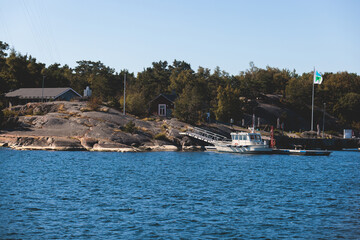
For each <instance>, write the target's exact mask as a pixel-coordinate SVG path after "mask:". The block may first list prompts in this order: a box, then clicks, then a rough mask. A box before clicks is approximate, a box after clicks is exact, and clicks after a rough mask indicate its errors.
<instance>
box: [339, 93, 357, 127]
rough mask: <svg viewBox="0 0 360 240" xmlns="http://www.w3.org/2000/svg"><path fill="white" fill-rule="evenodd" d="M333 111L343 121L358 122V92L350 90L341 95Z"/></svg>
mask: <svg viewBox="0 0 360 240" xmlns="http://www.w3.org/2000/svg"><path fill="white" fill-rule="evenodd" d="M334 112H335V113H336V114H337V115H338V116H339V118H340V119H341V120H342V121H343V122H344V123H348V124H351V123H353V122H360V114H359V113H360V94H359V93H353V92H351V93H347V94H346V95H345V96H343V97H341V98H340V100H339V102H338V103H337V104H336V105H335V106H334Z"/></svg>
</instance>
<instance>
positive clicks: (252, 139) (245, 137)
mask: <svg viewBox="0 0 360 240" xmlns="http://www.w3.org/2000/svg"><path fill="white" fill-rule="evenodd" d="M230 135H231V140H232V142H231V143H232V144H231V145H239V146H244V145H258V144H264V142H263V141H262V139H261V134H260V133H246V132H236V133H231V134H230Z"/></svg>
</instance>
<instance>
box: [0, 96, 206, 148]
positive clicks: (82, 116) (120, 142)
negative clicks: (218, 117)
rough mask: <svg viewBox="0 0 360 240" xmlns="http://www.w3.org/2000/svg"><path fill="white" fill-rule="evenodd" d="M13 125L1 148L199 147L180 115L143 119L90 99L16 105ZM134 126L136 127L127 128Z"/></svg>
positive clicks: (0, 140) (2, 136) (3, 136)
mask: <svg viewBox="0 0 360 240" xmlns="http://www.w3.org/2000/svg"><path fill="white" fill-rule="evenodd" d="M9 111H10V113H11V114H13V115H14V117H13V119H10V121H11V123H12V124H13V127H12V128H10V129H8V130H2V131H0V147H9V148H12V149H16V150H50V151H99V152H146V151H199V150H204V147H203V146H201V143H198V142H196V141H194V140H192V139H190V138H188V137H186V136H182V135H180V134H179V132H181V131H184V130H186V129H187V128H188V127H191V126H190V125H188V124H185V123H182V122H179V121H177V120H175V119H160V118H158V119H138V118H136V117H134V116H130V115H122V113H121V112H119V111H117V110H114V109H111V108H108V107H104V106H99V107H98V108H97V109H89V107H88V106H87V103H86V102H48V103H28V104H26V105H23V106H16V107H13V108H11V109H10V110H9ZM129 124H130V125H131V124H132V129H130V130H129V129H126V127H127V126H128V125H129Z"/></svg>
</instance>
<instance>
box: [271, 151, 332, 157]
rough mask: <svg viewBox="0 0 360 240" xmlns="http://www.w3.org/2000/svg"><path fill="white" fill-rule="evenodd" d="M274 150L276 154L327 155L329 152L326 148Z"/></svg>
mask: <svg viewBox="0 0 360 240" xmlns="http://www.w3.org/2000/svg"><path fill="white" fill-rule="evenodd" d="M274 151H275V153H277V154H286V155H306V156H329V155H330V154H331V152H330V151H327V150H304V149H301V150H299V149H277V150H274Z"/></svg>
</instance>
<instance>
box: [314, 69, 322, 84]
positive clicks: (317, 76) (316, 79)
mask: <svg viewBox="0 0 360 240" xmlns="http://www.w3.org/2000/svg"><path fill="white" fill-rule="evenodd" d="M322 81H323V77H322V76H321V74H320V73H319V72H318V71H316V70H314V84H321V83H322Z"/></svg>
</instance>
